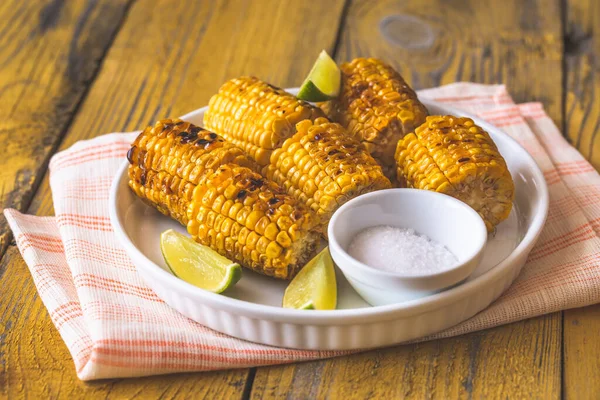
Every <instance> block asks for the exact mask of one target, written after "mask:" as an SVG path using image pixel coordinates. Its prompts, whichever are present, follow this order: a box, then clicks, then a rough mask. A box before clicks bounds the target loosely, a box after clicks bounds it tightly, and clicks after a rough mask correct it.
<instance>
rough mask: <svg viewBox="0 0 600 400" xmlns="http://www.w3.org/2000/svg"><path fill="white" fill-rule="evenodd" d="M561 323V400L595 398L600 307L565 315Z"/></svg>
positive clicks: (598, 383) (598, 390)
mask: <svg viewBox="0 0 600 400" xmlns="http://www.w3.org/2000/svg"><path fill="white" fill-rule="evenodd" d="M563 323H564V327H563V330H564V335H563V340H564V350H563V351H564V364H563V377H564V380H563V387H564V389H563V392H564V394H565V398H567V399H594V398H598V393H600V379H598V371H600V341H599V340H598V336H599V333H600V305H595V306H590V307H585V308H578V309H575V310H568V311H565V312H564V321H563Z"/></svg>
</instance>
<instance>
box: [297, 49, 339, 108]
mask: <svg viewBox="0 0 600 400" xmlns="http://www.w3.org/2000/svg"><path fill="white" fill-rule="evenodd" d="M340 82H341V73H340V69H339V68H338V66H337V64H336V63H335V61H333V59H332V58H331V57H329V54H327V52H325V50H323V51H322V52H321V54H319V58H317V61H315V65H313V67H312V69H311V70H310V72H309V74H308V76H307V77H306V79H305V80H304V83H302V87H300V91H299V92H298V96H297V97H298V98H299V99H300V100H306V101H313V102H315V101H327V100H331V99H333V98H335V97H337V96H338V95H339V94H340Z"/></svg>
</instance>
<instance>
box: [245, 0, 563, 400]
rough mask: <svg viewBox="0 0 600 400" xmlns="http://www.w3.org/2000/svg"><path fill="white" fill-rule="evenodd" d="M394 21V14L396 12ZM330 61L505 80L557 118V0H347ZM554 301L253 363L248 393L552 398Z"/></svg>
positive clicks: (556, 381) (422, 82)
mask: <svg viewBox="0 0 600 400" xmlns="http://www.w3.org/2000/svg"><path fill="white" fill-rule="evenodd" d="M393 21H400V22H401V23H396V22H393ZM341 35H342V36H341V43H340V45H339V51H338V53H337V54H336V55H335V56H336V57H335V58H336V59H337V60H338V61H346V60H350V59H352V58H354V57H358V56H373V57H379V58H381V59H383V60H386V61H388V62H390V63H391V64H393V65H394V66H395V67H396V68H397V69H398V70H399V71H400V72H401V73H402V74H403V75H404V77H405V78H406V79H407V80H408V81H409V82H411V83H412V84H413V85H414V86H415V87H417V88H423V87H430V86H437V85H440V84H445V83H451V82H455V81H473V82H483V83H502V82H504V83H506V84H507V86H508V89H509V91H510V93H511V94H512V95H513V97H514V98H515V100H516V101H542V102H543V103H544V105H545V106H546V108H547V110H548V112H549V113H550V115H551V116H552V118H553V119H554V120H555V121H557V123H559V124H560V123H561V121H562V114H561V104H562V103H561V100H562V97H561V96H562V87H561V68H562V36H561V35H562V32H561V15H560V3H559V2H558V1H530V2H522V1H519V0H512V1H501V2H500V1H497V2H494V1H490V2H484V1H479V0H471V1H468V0H465V1H460V2H455V1H452V2H451V1H444V0H426V1H407V2H399V1H393V0H384V1H369V0H355V1H352V3H351V5H350V7H349V9H348V15H347V16H346V18H345V26H344V27H343V29H342V32H341ZM561 322H562V321H561V313H555V314H551V315H548V316H544V317H542V318H537V319H533V320H530V321H524V322H520V323H516V324H511V325H508V326H504V327H500V328H496V329H490V330H487V331H483V332H478V333H473V334H470V335H465V336H462V337H457V338H453V339H446V340H440V341H434V342H431V343H423V344H414V345H405V346H399V347H395V348H390V349H384V350H378V351H373V352H369V353H366V354H363V355H358V356H348V357H344V358H342V359H338V360H331V361H320V362H315V363H308V364H301V365H293V366H283V367H270V368H259V369H258V370H257V374H256V377H255V383H254V386H253V397H255V398H261V397H263V396H265V397H267V398H279V397H283V395H284V394H285V393H288V392H290V391H291V393H299V397H300V398H302V397H310V396H318V397H320V396H327V395H331V396H334V395H336V396H338V397H340V398H344V397H347V398H349V397H350V396H355V397H356V398H366V397H373V398H393V397H400V398H402V397H408V398H416V399H419V398H440V399H446V398H457V397H464V398H468V397H473V398H544V399H546V398H557V397H559V396H560V392H561V343H562V336H561V326H562V324H561Z"/></svg>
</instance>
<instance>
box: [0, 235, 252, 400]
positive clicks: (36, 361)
mask: <svg viewBox="0 0 600 400" xmlns="http://www.w3.org/2000/svg"><path fill="white" fill-rule="evenodd" d="M7 264H10V265H7ZM0 268H6V273H5V274H4V276H3V278H2V279H3V285H2V290H1V291H0V319H1V320H2V323H0V368H1V369H0V398H4V397H6V398H14V399H18V398H32V399H51V398H73V399H80V398H99V397H102V398H127V399H133V398H141V399H151V398H159V397H161V396H162V397H164V398H172V397H173V396H174V395H175V394H177V395H178V396H181V397H182V398H194V399H197V398H208V399H213V398H217V397H222V398H232V399H233V398H240V397H241V395H242V393H243V391H244V387H245V382H246V379H247V377H248V372H249V371H248V370H247V369H245V370H234V371H223V372H210V373H205V374H201V375H199V374H191V373H187V374H181V375H177V376H176V377H173V376H157V377H149V378H140V379H120V380H117V379H111V380H103V381H100V382H93V383H84V382H81V381H80V380H79V379H77V376H76V375H75V368H74V365H73V360H72V359H71V356H70V354H69V352H68V351H67V348H66V347H65V345H64V343H63V342H62V339H61V338H60V335H59V334H58V331H57V330H56V328H55V327H54V325H53V324H52V321H51V320H50V318H49V316H48V312H47V311H46V308H45V307H44V305H43V303H42V302H41V300H40V298H39V297H38V296H37V294H36V291H35V287H34V285H33V281H32V280H31V276H30V275H29V270H28V269H27V266H26V265H25V263H24V262H23V260H22V259H21V257H20V256H19V254H18V251H17V249H16V248H15V247H14V246H11V247H9V249H8V251H7V253H6V257H5V258H4V261H3V263H2V265H1V266H0ZM8 283H10V284H8Z"/></svg>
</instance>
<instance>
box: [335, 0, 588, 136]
mask: <svg viewBox="0 0 600 400" xmlns="http://www.w3.org/2000/svg"><path fill="white" fill-rule="evenodd" d="M591 1H593V0H591ZM560 11H561V10H560V1H559V0H530V1H521V0H510V1H478V0H456V1H444V0H426V1H418V0H412V1H403V2H399V1H393V0H384V1H373V0H355V1H353V2H352V5H351V7H350V10H349V13H348V17H347V18H346V24H345V26H346V27H345V29H344V30H343V32H342V41H341V45H340V47H339V51H338V54H336V59H337V60H339V61H346V60H350V59H352V58H354V57H361V56H363V57H364V56H371V57H379V58H381V59H383V60H386V61H388V62H390V63H391V64H392V65H393V66H394V67H395V68H396V69H397V70H398V71H399V72H400V73H401V74H402V75H403V76H404V77H405V78H406V79H407V80H408V81H409V82H410V83H411V84H412V85H413V86H414V87H416V88H427V87H434V86H439V85H443V84H447V83H452V82H458V81H469V82H480V83H505V84H506V85H507V86H508V88H509V91H510V93H511V95H512V96H513V98H514V99H515V101H517V102H524V101H532V100H535V101H542V102H543V103H544V106H545V107H546V110H547V111H548V112H549V114H550V115H551V116H552V118H553V119H554V120H555V121H556V122H557V123H558V124H559V126H560V124H561V123H562V122H561V121H562V118H561V114H562V113H561V107H562V87H561V81H562V73H561V71H562V47H563V46H562V32H561V17H560ZM539 77H543V79H539Z"/></svg>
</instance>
